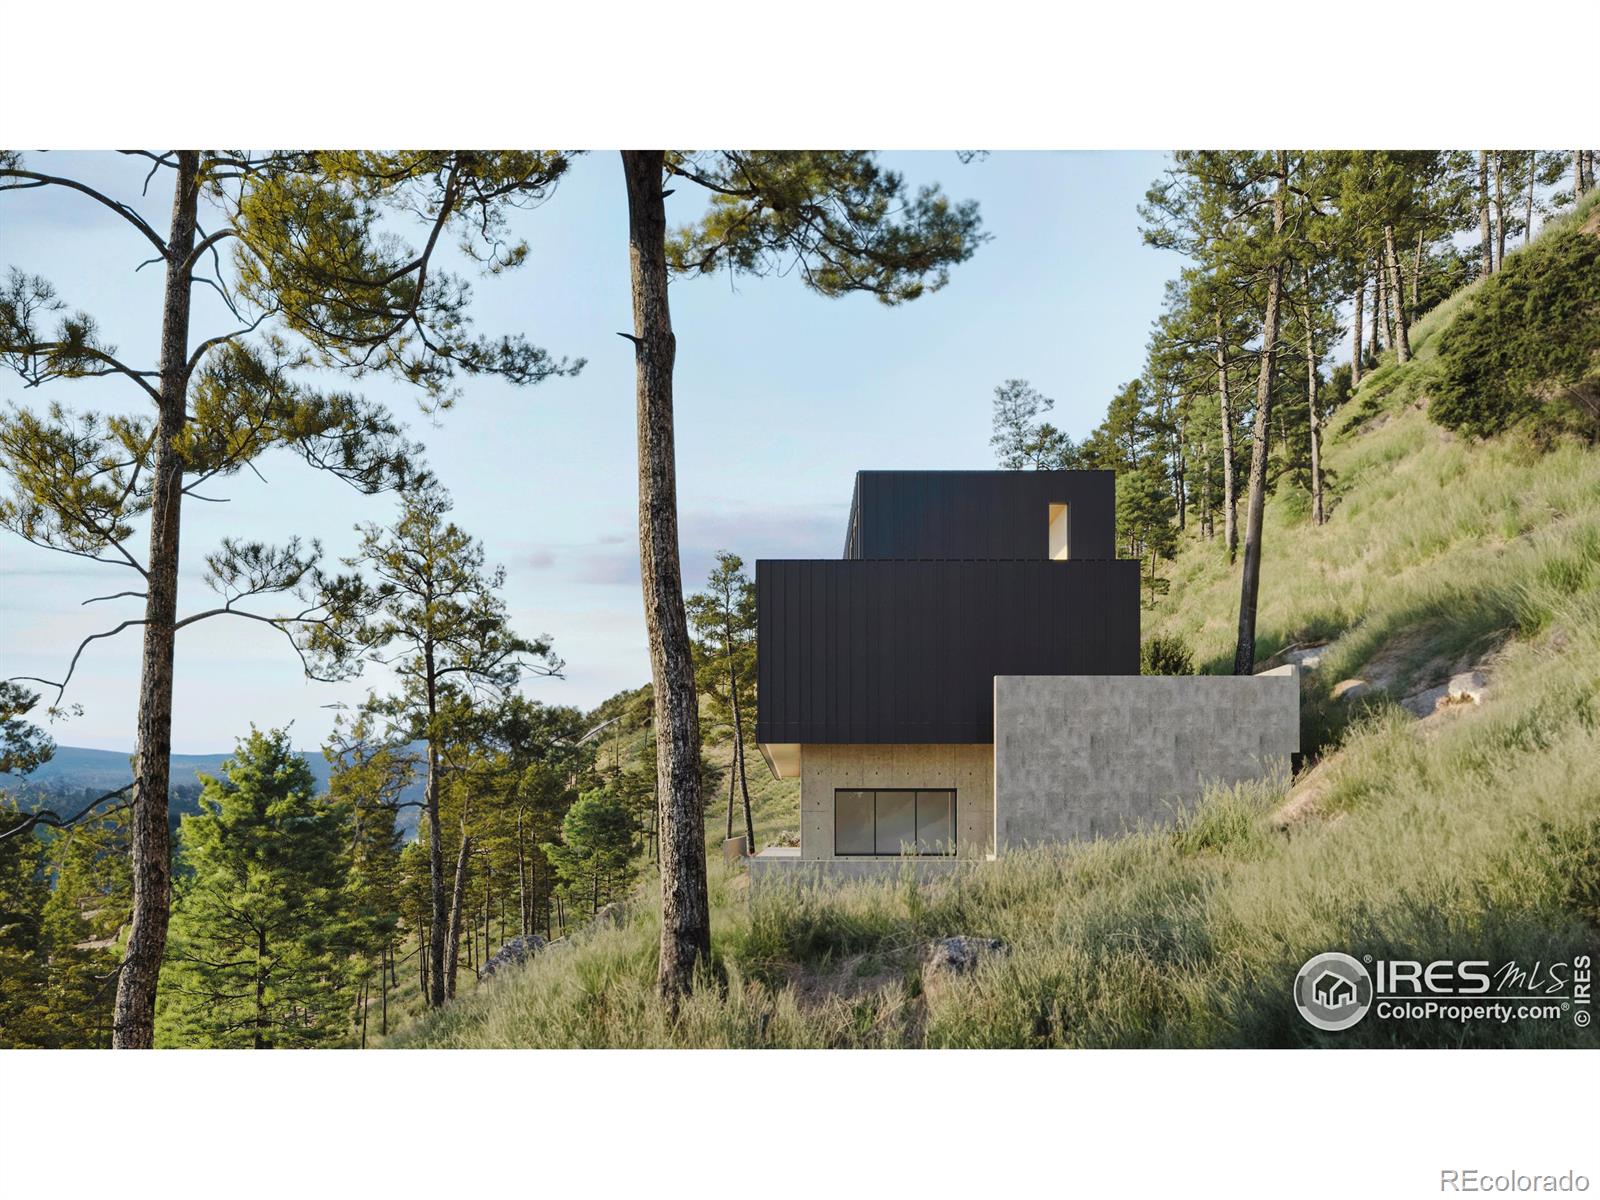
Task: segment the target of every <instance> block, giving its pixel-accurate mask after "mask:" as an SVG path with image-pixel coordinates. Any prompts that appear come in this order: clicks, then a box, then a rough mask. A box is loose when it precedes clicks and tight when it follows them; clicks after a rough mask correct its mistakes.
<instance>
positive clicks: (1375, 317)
mask: <svg viewBox="0 0 1600 1200" xmlns="http://www.w3.org/2000/svg"><path fill="white" fill-rule="evenodd" d="M1372 268H1373V270H1372V338H1371V341H1370V342H1369V343H1368V346H1367V349H1368V351H1369V352H1370V353H1371V355H1372V357H1373V359H1376V358H1377V357H1378V334H1379V331H1380V329H1381V327H1382V325H1383V263H1381V262H1380V261H1378V259H1376V258H1374V259H1373V260H1372Z"/></svg>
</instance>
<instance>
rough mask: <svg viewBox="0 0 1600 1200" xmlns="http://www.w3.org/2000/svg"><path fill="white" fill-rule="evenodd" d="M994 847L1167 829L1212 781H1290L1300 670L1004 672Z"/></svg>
mask: <svg viewBox="0 0 1600 1200" xmlns="http://www.w3.org/2000/svg"><path fill="white" fill-rule="evenodd" d="M994 730H995V744H994V773H995V786H994V791H995V795H996V797H997V799H998V804H997V807H996V814H995V846H996V850H997V852H1000V853H1003V852H1004V851H1005V849H1006V848H1007V847H1010V846H1024V845H1031V844H1036V843H1040V842H1059V841H1065V840H1070V839H1074V838H1095V837H1109V836H1113V835H1115V834H1118V833H1121V832H1124V831H1125V830H1126V829H1128V828H1130V827H1132V826H1133V825H1135V824H1137V823H1138V822H1141V821H1152V822H1161V821H1165V820H1169V819H1170V818H1171V815H1172V811H1173V807H1174V804H1175V803H1180V802H1192V801H1194V800H1197V799H1199V798H1200V796H1201V794H1202V793H1203V792H1204V789H1205V785H1206V784H1207V783H1210V782H1218V783H1224V784H1228V783H1236V782H1239V781H1242V780H1247V779H1259V778H1264V777H1266V776H1268V775H1271V774H1274V773H1279V772H1281V773H1282V774H1283V775H1285V776H1287V774H1288V770H1289V755H1290V754H1291V753H1294V752H1295V751H1297V750H1299V748H1300V684H1299V680H1298V679H1297V678H1296V676H1295V669H1294V668H1293V667H1284V668H1281V669H1280V670H1278V671H1272V672H1267V673H1265V674H1262V675H1256V676H1250V677H1242V676H1231V675H1191V676H1147V675H1133V676H1124V675H997V676H996V677H995V681H994Z"/></svg>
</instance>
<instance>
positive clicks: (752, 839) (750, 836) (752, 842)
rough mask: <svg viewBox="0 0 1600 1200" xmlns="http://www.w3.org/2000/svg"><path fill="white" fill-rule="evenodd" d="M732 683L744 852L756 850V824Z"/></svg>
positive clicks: (740, 715)
mask: <svg viewBox="0 0 1600 1200" xmlns="http://www.w3.org/2000/svg"><path fill="white" fill-rule="evenodd" d="M731 682H732V683H733V750H734V754H735V755H737V756H738V760H739V794H740V795H741V796H742V797H743V798H744V839H745V840H744V848H745V853H746V854H754V853H755V852H756V826H755V820H754V818H753V817H752V816H751V815H750V777H749V776H748V775H747V774H746V773H745V767H744V753H745V747H744V713H743V711H742V710H741V709H740V707H739V685H738V682H737V680H731Z"/></svg>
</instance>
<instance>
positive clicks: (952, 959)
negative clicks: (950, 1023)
mask: <svg viewBox="0 0 1600 1200" xmlns="http://www.w3.org/2000/svg"><path fill="white" fill-rule="evenodd" d="M1004 949H1005V943H1004V942H1002V941H1001V940H1000V939H999V938H986V937H972V936H971V935H969V934H958V935H957V936H955V937H945V938H935V939H934V940H933V941H931V942H929V943H928V944H927V945H926V946H924V947H923V949H922V986H923V988H924V990H926V989H928V988H930V987H932V986H933V985H935V984H938V983H940V982H943V981H945V980H948V979H953V978H955V977H956V976H959V975H966V974H969V973H970V972H971V971H972V970H973V969H974V968H975V967H976V966H977V965H978V963H979V962H981V961H982V960H983V959H984V958H985V957H987V956H988V955H991V954H998V953H999V952H1000V951H1002V950H1004Z"/></svg>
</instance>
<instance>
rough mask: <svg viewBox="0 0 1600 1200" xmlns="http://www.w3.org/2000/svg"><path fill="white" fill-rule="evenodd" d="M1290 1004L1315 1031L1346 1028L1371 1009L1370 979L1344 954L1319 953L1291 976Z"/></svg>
mask: <svg viewBox="0 0 1600 1200" xmlns="http://www.w3.org/2000/svg"><path fill="white" fill-rule="evenodd" d="M1294 1004H1295V1007H1296V1008H1298V1009H1299V1010H1300V1015H1301V1016H1302V1017H1304V1018H1305V1019H1306V1021H1307V1023H1308V1024H1311V1025H1314V1026H1316V1027H1317V1028H1318V1029H1325V1030H1327V1031H1329V1032H1330V1033H1337V1032H1338V1031H1339V1030H1341V1029H1349V1028H1350V1027H1351V1026H1352V1025H1354V1024H1355V1023H1356V1022H1357V1021H1359V1020H1361V1018H1362V1017H1364V1016H1366V1015H1367V1009H1369V1008H1371V1007H1372V976H1371V975H1369V974H1368V973H1367V968H1366V967H1365V966H1364V965H1363V964H1362V963H1361V962H1360V961H1359V960H1357V959H1354V958H1351V957H1350V956H1349V955H1348V954H1340V953H1338V952H1337V951H1335V952H1332V953H1329V954H1319V955H1317V956H1316V957H1315V958H1313V959H1311V960H1310V961H1308V962H1307V963H1306V965H1305V966H1303V967H1301V968H1300V973H1299V974H1298V975H1296V976H1295V978H1294Z"/></svg>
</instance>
